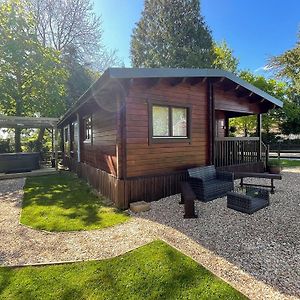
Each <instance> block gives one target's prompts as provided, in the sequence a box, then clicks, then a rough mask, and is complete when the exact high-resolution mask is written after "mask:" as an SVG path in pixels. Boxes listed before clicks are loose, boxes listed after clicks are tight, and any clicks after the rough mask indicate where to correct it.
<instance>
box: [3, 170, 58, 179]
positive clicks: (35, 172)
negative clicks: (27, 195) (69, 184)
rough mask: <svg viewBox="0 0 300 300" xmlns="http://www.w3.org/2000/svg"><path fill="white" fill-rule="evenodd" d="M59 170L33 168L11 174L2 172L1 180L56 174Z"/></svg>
mask: <svg viewBox="0 0 300 300" xmlns="http://www.w3.org/2000/svg"><path fill="white" fill-rule="evenodd" d="M58 172H59V171H57V170H55V168H42V169H38V170H33V171H31V172H23V173H11V174H5V173H0V180H5V179H14V178H23V177H34V176H43V175H51V174H56V173H58Z"/></svg>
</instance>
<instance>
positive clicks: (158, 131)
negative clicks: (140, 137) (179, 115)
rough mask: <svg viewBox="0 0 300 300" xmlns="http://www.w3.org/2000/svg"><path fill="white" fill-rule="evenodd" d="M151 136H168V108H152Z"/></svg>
mask: <svg viewBox="0 0 300 300" xmlns="http://www.w3.org/2000/svg"><path fill="white" fill-rule="evenodd" d="M152 116H153V136H169V108H168V107H164V106H153V107H152Z"/></svg>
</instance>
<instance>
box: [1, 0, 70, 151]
mask: <svg viewBox="0 0 300 300" xmlns="http://www.w3.org/2000/svg"><path fill="white" fill-rule="evenodd" d="M0 36H1V40H0V69H1V72H0V99H1V102H0V111H1V112H2V113H5V114H7V115H16V116H34V115H40V116H53V117H54V116H59V115H61V113H62V112H63V111H64V110H65V100H64V97H65V92H66V91H65V82H66V78H67V72H66V71H65V69H64V68H63V66H62V64H61V61H60V57H59V52H58V51H55V50H53V49H51V48H47V47H44V46H43V45H42V44H41V43H40V42H39V41H38V40H37V37H36V33H35V24H34V21H33V18H32V16H31V15H30V13H28V12H26V10H25V8H24V5H23V2H22V1H20V0H8V1H4V2H1V4H0ZM20 135H21V130H20V129H19V128H16V129H15V151H16V152H19V151H21V145H20Z"/></svg>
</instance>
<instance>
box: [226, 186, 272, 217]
mask: <svg viewBox="0 0 300 300" xmlns="http://www.w3.org/2000/svg"><path fill="white" fill-rule="evenodd" d="M269 197H270V196H269V191H268V190H266V189H261V188H254V187H246V188H240V189H237V190H236V191H234V192H228V193H227V207H228V208H231V209H234V210H237V211H240V212H243V213H246V214H253V213H254V212H256V211H258V210H260V209H262V208H264V207H267V206H269V203H270V201H269Z"/></svg>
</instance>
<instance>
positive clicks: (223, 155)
mask: <svg viewBox="0 0 300 300" xmlns="http://www.w3.org/2000/svg"><path fill="white" fill-rule="evenodd" d="M264 146H265V145H262V144H261V143H260V140H259V138H258V137H242V138H236V137H224V138H216V139H215V150H214V152H215V165H216V166H217V167H222V166H229V165H239V164H244V163H252V162H258V161H261V160H263V161H266V158H265V157H266V155H265V154H263V153H266V149H264ZM262 154H263V155H262Z"/></svg>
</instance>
